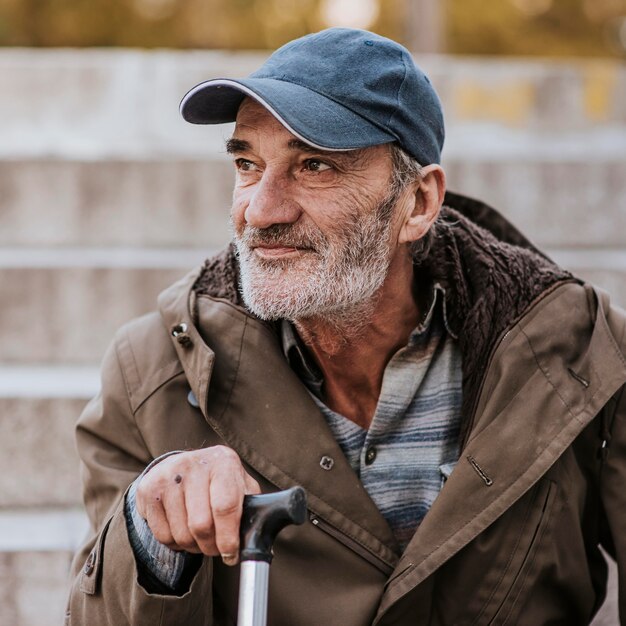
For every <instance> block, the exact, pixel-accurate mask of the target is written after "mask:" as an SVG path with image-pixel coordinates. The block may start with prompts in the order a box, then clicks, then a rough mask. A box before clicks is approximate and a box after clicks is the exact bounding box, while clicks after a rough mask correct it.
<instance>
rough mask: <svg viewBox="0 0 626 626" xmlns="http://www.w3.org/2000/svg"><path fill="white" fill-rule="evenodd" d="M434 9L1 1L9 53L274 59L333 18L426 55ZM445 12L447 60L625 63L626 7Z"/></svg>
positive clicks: (336, 0)
mask: <svg viewBox="0 0 626 626" xmlns="http://www.w3.org/2000/svg"><path fill="white" fill-rule="evenodd" d="M433 2H434V0H367V1H365V0H299V1H298V2H293V1H292V0H0V45H3V46H79V47H80V46H128V47H149V48H150V47H173V48H225V49H258V48H265V49H267V48H276V47H277V46H279V45H281V44H283V43H285V42H286V41H289V40H290V39H293V38H294V37H298V36H300V35H304V34H306V33H308V32H312V31H316V30H319V29H321V28H325V27H326V26H328V25H329V23H328V20H329V19H330V18H332V20H335V23H338V24H340V25H344V24H345V25H360V26H364V27H368V28H371V29H372V30H375V31H376V32H379V33H381V34H383V35H387V36H389V37H393V38H395V39H397V40H399V41H402V42H405V43H407V44H408V45H409V46H411V47H412V48H414V49H418V48H420V47H421V46H420V45H419V44H420V42H419V41H416V39H415V37H416V34H417V37H419V36H420V35H419V29H418V28H411V23H412V22H414V21H415V20H420V19H422V20H424V23H425V24H427V25H428V24H429V23H430V22H429V21H428V16H427V14H426V13H425V9H424V8H423V7H427V5H428V6H431V8H432V6H435V5H433ZM429 3H430V4H429ZM438 4H439V8H438V12H439V14H440V15H441V16H442V17H443V20H444V23H445V28H444V29H443V33H442V41H444V42H445V51H449V52H453V53H460V54H524V55H531V54H541V55H571V54H574V55H592V56H597V55H610V54H617V53H619V51H618V50H617V48H615V47H614V48H612V47H611V45H610V41H609V38H608V37H607V36H606V25H607V24H609V23H610V22H611V20H615V19H616V18H618V17H619V16H623V15H626V0H498V1H497V2H485V0H439V3H438ZM364 20H365V21H364ZM368 20H369V22H368ZM372 20H373V21H372ZM418 26H419V24H418ZM426 28H428V26H426Z"/></svg>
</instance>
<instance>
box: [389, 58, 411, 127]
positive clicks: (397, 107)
mask: <svg viewBox="0 0 626 626" xmlns="http://www.w3.org/2000/svg"><path fill="white" fill-rule="evenodd" d="M400 58H401V60H402V67H404V76H403V77H402V82H401V83H400V87H399V88H398V91H396V108H395V111H393V113H391V115H390V116H389V118H388V119H387V126H389V125H391V120H393V118H394V117H395V116H396V114H397V113H398V109H399V108H400V92H401V91H402V88H403V87H404V83H405V82H406V75H407V70H408V68H407V66H406V61H405V60H404V53H402V54H401V55H400ZM394 135H395V133H394Z"/></svg>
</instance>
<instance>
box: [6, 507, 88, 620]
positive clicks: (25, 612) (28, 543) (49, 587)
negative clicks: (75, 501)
mask: <svg viewBox="0 0 626 626" xmlns="http://www.w3.org/2000/svg"><path fill="white" fill-rule="evenodd" d="M87 528H88V525H87V520H86V517H85V514H84V513H83V512H82V510H81V509H45V508H38V509H26V510H14V511H0V624H6V625H7V626H8V625H10V626H55V625H57V624H62V623H63V616H64V615H65V605H66V601H67V593H68V588H69V587H68V581H69V570H70V564H71V560H72V555H73V553H74V551H75V550H76V548H77V547H78V545H79V543H80V541H81V540H82V538H83V537H84V536H85V534H86V532H87Z"/></svg>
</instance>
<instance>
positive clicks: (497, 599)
mask: <svg viewBox="0 0 626 626" xmlns="http://www.w3.org/2000/svg"><path fill="white" fill-rule="evenodd" d="M556 491H557V488H556V485H555V483H553V482H552V481H550V480H547V479H544V480H543V481H541V482H539V483H537V485H535V487H533V489H531V492H530V493H529V494H528V495H529V498H528V503H527V505H526V507H525V510H524V512H523V514H522V517H521V519H520V522H519V525H517V524H516V525H513V527H509V529H508V530H509V533H510V535H509V538H510V539H513V541H512V542H511V543H509V544H508V546H509V547H508V554H505V555H504V556H505V562H504V566H503V567H502V569H501V570H500V573H499V577H498V582H497V583H496V585H495V586H494V588H493V589H492V592H491V594H490V598H489V600H488V602H487V603H486V604H485V606H484V608H483V610H482V611H480V614H479V616H478V618H477V619H476V620H475V621H474V622H473V624H475V625H476V626H477V625H478V624H489V625H490V626H492V625H493V626H496V625H498V626H503V625H505V624H515V623H516V619H517V614H518V612H519V609H520V606H521V604H520V603H521V601H522V600H523V598H524V592H525V590H526V589H527V588H528V586H529V584H530V583H531V581H532V580H533V577H534V575H535V573H536V565H537V564H536V560H535V557H536V556H537V553H538V551H539V550H540V547H541V545H542V543H543V540H544V539H545V537H546V535H547V531H548V530H549V525H550V519H551V512H552V505H553V503H554V499H555V495H556ZM520 513H521V511H519V510H518V511H517V515H520ZM515 526H518V528H519V532H517V533H515V532H511V531H513V528H514V527H515Z"/></svg>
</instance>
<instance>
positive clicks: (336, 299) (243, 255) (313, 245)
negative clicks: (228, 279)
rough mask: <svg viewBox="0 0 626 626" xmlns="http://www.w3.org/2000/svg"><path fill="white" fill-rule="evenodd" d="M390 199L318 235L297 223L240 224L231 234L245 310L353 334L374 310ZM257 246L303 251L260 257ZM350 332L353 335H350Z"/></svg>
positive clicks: (384, 264) (387, 256) (382, 275)
mask: <svg viewBox="0 0 626 626" xmlns="http://www.w3.org/2000/svg"><path fill="white" fill-rule="evenodd" d="M396 202H397V195H396V194H393V196H390V197H388V198H386V199H385V200H383V201H382V202H381V203H380V204H379V205H378V206H377V207H376V208H375V209H374V210H372V211H368V212H367V214H365V215H353V216H352V217H351V218H350V219H349V220H348V221H347V222H346V223H344V224H342V226H341V228H338V229H336V230H333V231H332V232H331V233H329V234H328V236H325V235H324V234H322V233H321V231H319V230H318V229H316V228H312V227H310V226H303V225H301V224H298V223H296V224H276V225H274V226H270V227H269V228H266V229H258V228H254V227H249V226H248V227H246V228H245V229H244V230H243V232H242V233H241V234H237V233H235V234H234V241H235V246H236V249H237V254H238V257H239V264H240V280H241V284H240V288H241V293H242V296H243V300H244V302H245V304H246V306H247V307H248V308H249V309H250V311H252V312H253V313H254V314H255V315H257V316H258V317H260V318H261V319H264V320H278V319H287V320H290V321H293V322H299V321H303V320H307V319H313V318H315V319H317V320H322V321H325V322H327V323H330V324H332V325H333V326H335V327H336V328H338V329H344V330H346V329H351V330H352V331H354V332H357V331H358V330H359V329H361V328H363V326H365V325H366V324H367V323H368V322H369V320H370V318H371V315H372V313H373V311H374V309H375V306H376V294H377V293H378V292H379V290H380V288H381V287H382V285H383V283H384V281H385V279H386V277H387V274H388V272H389V266H390V263H391V251H390V241H389V239H390V232H391V215H392V213H393V208H394V206H395V204H396ZM259 243H266V244H281V245H285V246H294V247H299V248H307V251H306V252H303V253H301V255H300V256H298V257H294V258H291V259H261V258H259V257H258V256H257V255H256V254H255V253H254V251H253V249H252V246H254V245H258V244H259ZM350 334H353V333H352V332H351V333H350Z"/></svg>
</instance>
